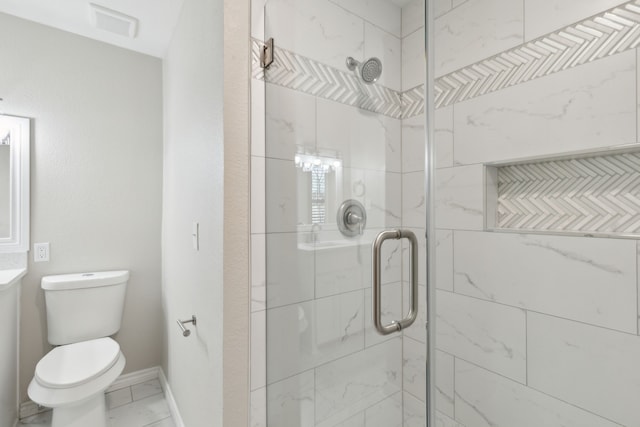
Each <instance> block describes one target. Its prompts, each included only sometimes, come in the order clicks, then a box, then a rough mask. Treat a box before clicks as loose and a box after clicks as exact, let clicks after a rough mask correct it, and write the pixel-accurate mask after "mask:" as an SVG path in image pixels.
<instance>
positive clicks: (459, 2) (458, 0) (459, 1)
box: [451, 0, 469, 7]
mask: <svg viewBox="0 0 640 427" xmlns="http://www.w3.org/2000/svg"><path fill="white" fill-rule="evenodd" d="M467 1H469V0H452V1H451V6H452V7H458V6H460V5H463V4H465V3H466V2H467Z"/></svg>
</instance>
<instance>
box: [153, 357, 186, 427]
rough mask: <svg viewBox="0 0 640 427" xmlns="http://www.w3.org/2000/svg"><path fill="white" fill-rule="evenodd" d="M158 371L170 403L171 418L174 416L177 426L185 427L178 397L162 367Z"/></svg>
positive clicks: (165, 396)
mask: <svg viewBox="0 0 640 427" xmlns="http://www.w3.org/2000/svg"><path fill="white" fill-rule="evenodd" d="M158 371H159V372H158V379H159V380H160V384H161V385H162V390H163V391H164V398H165V399H166V400H167V404H168V405H169V412H171V418H173V422H174V423H175V425H176V427H185V425H184V422H183V421H182V416H181V415H180V411H179V410H178V405H177V404H176V399H175V398H174V397H173V393H172V392H171V387H170V386H169V382H168V381H167V377H166V376H165V375H164V371H163V370H162V368H158Z"/></svg>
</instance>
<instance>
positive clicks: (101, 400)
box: [28, 338, 125, 427]
mask: <svg viewBox="0 0 640 427" xmlns="http://www.w3.org/2000/svg"><path fill="white" fill-rule="evenodd" d="M124 365H125V357H124V355H123V354H122V352H121V351H120V346H119V345H118V343H116V342H115V341H114V340H112V339H111V338H99V339H95V340H90V341H83V342H79V343H75V344H68V345H63V346H60V347H56V348H54V349H53V350H51V351H50V352H49V353H47V355H46V356H45V357H43V358H42V359H41V360H40V362H38V365H37V366H36V373H35V376H34V378H33V380H31V383H30V384H29V388H28V394H29V397H30V398H31V400H33V401H34V402H37V403H39V404H40V405H42V406H46V407H49V408H53V409H54V411H53V418H52V424H51V426H52V427H63V426H64V427H80V426H83V427H87V426H91V427H106V425H107V422H106V409H105V396H104V391H105V390H106V389H107V388H109V386H110V385H111V384H112V383H113V382H114V381H115V380H116V379H117V378H118V376H119V375H120V374H121V373H122V370H123V369H124Z"/></svg>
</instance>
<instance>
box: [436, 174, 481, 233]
mask: <svg viewBox="0 0 640 427" xmlns="http://www.w3.org/2000/svg"><path fill="white" fill-rule="evenodd" d="M483 173H484V171H483V167H482V165H472V166H462V167H455V168H447V169H438V170H436V171H435V180H436V182H435V186H436V192H435V195H434V199H435V200H434V203H435V208H436V220H435V221H436V227H437V228H440V229H442V228H444V229H462V230H482V229H483V228H484V184H483V183H484V177H483Z"/></svg>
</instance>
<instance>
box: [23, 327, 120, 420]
mask: <svg viewBox="0 0 640 427" xmlns="http://www.w3.org/2000/svg"><path fill="white" fill-rule="evenodd" d="M101 339H102V338H101ZM104 339H105V340H110V341H113V340H111V338H104ZM92 341H95V340H92ZM113 342H114V343H115V341H113ZM77 344H82V343H75V344H68V345H66V346H61V347H56V349H59V348H62V347H67V346H76V345H77ZM115 344H116V346H117V348H118V351H117V354H116V356H115V360H113V362H112V363H111V364H110V366H106V365H102V366H101V368H100V369H98V368H96V369H94V370H93V372H98V373H97V374H95V375H93V376H90V377H87V375H89V374H84V377H82V378H80V377H81V376H75V378H74V377H73V376H72V377H64V378H67V384H70V383H73V382H76V385H72V386H66V387H62V386H61V384H56V380H55V379H54V378H53V377H50V376H47V374H48V373H49V371H48V370H47V371H46V373H45V372H43V373H39V374H37V375H35V376H34V378H33V379H32V380H31V383H30V384H29V387H28V389H27V394H28V395H29V397H30V398H31V400H32V401H34V402H35V403H37V404H39V405H42V406H46V407H49V408H56V407H61V406H67V405H75V404H79V403H81V402H83V401H85V400H87V399H91V398H92V397H94V396H96V395H98V394H102V393H104V391H105V390H106V389H107V388H109V386H111V384H113V382H114V381H115V380H116V379H117V378H118V377H119V376H120V374H121V373H122V371H123V370H124V366H125V364H126V359H125V357H124V355H123V354H122V352H121V351H120V347H119V346H118V344H117V343H115ZM108 345H110V344H108ZM56 349H54V350H56ZM52 351H53V350H52ZM50 353H51V352H50ZM63 354H66V353H63ZM47 356H48V355H47ZM47 356H45V357H44V358H43V360H44V359H45V358H47ZM106 359H107V360H108V359H110V357H107V358H106ZM52 360H53V359H52ZM104 363H106V362H104ZM91 365H92V367H94V368H95V367H96V366H97V365H93V364H91ZM43 366H46V365H43ZM61 366H64V365H61ZM67 368H68V369H70V368H72V366H67ZM45 369H46V368H45ZM58 369H60V367H59V368H58ZM60 370H62V369H60ZM85 372H88V371H85ZM42 375H44V381H49V382H50V383H53V386H48V385H46V384H43V383H42V382H41V379H40V378H39V377H40V376H42ZM64 378H63V380H64ZM69 378H70V380H69ZM79 378H80V379H79ZM60 382H61V383H64V381H60Z"/></svg>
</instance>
